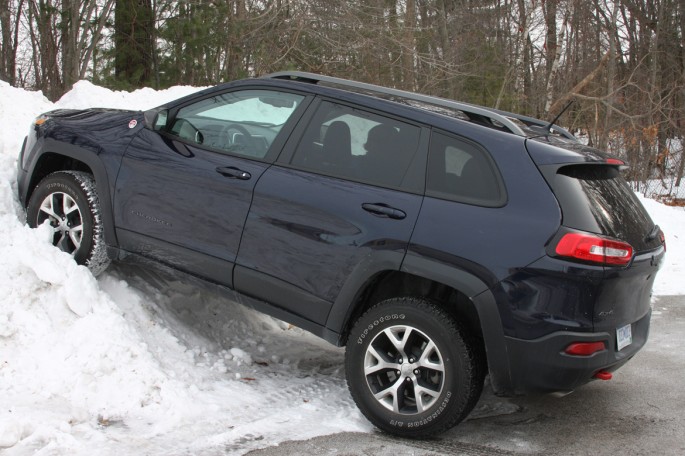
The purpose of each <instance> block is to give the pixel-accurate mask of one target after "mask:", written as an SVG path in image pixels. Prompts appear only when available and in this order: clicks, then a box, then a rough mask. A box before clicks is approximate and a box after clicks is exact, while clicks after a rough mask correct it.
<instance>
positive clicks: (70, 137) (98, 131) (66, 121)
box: [39, 108, 144, 153]
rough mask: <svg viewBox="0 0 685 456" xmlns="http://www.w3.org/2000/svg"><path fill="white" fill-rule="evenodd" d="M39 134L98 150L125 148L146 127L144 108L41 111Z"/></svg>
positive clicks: (94, 150)
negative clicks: (141, 109)
mask: <svg viewBox="0 0 685 456" xmlns="http://www.w3.org/2000/svg"><path fill="white" fill-rule="evenodd" d="M39 119H43V120H44V122H43V123H42V125H40V127H39V136H43V137H44V138H46V139H53V140H56V141H59V142H62V143H69V144H73V145H75V146H79V147H83V148H85V149H88V150H91V151H93V152H95V153H100V152H101V151H102V150H103V149H111V148H114V149H120V148H121V147H125V145H127V144H128V143H129V142H130V141H131V139H132V138H133V136H135V135H136V134H137V133H138V132H139V131H140V129H141V128H143V124H144V120H143V112H142V111H125V110H118V109H102V108H94V109H58V110H55V111H50V112H46V113H45V114H42V115H41V116H40V117H39Z"/></svg>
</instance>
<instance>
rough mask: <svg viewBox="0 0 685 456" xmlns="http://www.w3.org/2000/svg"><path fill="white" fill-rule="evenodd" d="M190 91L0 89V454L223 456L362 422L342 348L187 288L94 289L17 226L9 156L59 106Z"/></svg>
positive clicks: (41, 236) (134, 102)
mask: <svg viewBox="0 0 685 456" xmlns="http://www.w3.org/2000/svg"><path fill="white" fill-rule="evenodd" d="M195 90H197V89H193V88H187V87H186V88H183V87H179V88H174V89H170V90H167V91H162V92H155V91H153V90H150V89H145V90H140V91H136V92H134V93H123V92H112V91H109V90H106V89H102V88H99V87H95V86H93V85H91V84H89V83H87V82H80V83H78V84H77V85H76V87H75V88H74V90H73V91H71V92H70V93H68V94H67V95H65V96H64V98H62V100H60V101H59V102H57V103H56V104H54V105H53V104H52V103H49V102H48V101H47V100H46V99H45V98H44V97H43V96H42V95H40V94H38V93H31V92H26V91H23V90H18V89H14V88H12V87H9V86H8V85H6V84H5V83H4V82H0V125H1V126H2V130H1V131H0V237H1V238H2V242H1V243H0V271H2V274H1V275H0V290H1V291H2V293H0V453H2V454H3V455H5V454H6V455H25V454H69V455H75V454H83V455H92V454H111V455H115V454H164V455H169V454H187V453H190V454H214V453H216V454H226V453H240V452H244V451H246V450H248V449H250V448H255V447H260V446H265V445H269V444H275V443H278V442H280V441H283V440H287V439H291V438H299V439H303V438H309V437H313V436H316V435H322V434H330V433H335V432H340V431H343V430H349V431H359V430H369V429H371V427H370V425H369V424H368V423H367V422H366V421H365V420H363V419H362V418H361V415H360V414H359V412H358V411H357V409H356V407H355V406H354V404H353V402H352V400H351V399H350V397H349V394H348V392H347V388H346V385H345V381H344V374H343V372H342V367H341V366H342V351H341V350H339V349H336V348H334V347H332V346H329V345H327V344H326V343H325V342H323V341H320V340H318V339H317V338H315V337H313V336H311V335H309V334H306V333H304V332H303V331H301V330H299V329H297V328H292V327H289V326H288V325H285V324H283V323H281V322H277V321H276V320H273V319H271V318H269V317H266V316H263V315H261V314H258V313H256V312H253V311H250V310H248V309H245V308H243V307H241V306H239V305H237V304H234V303H230V302H226V301H224V300H220V299H218V298H217V297H216V296H213V295H203V294H200V293H198V292H197V291H195V290H194V289H192V287H189V286H183V285H182V284H176V285H175V286H172V287H171V289H166V288H160V286H159V285H157V284H156V283H155V282H154V281H149V280H148V281H146V280H143V279H140V278H138V277H137V276H134V275H130V276H127V275H126V274H127V272H123V271H120V270H117V268H116V267H114V268H112V269H110V270H109V271H108V272H106V273H105V274H103V275H102V276H101V277H99V278H98V279H97V280H96V279H94V278H93V277H92V275H91V274H90V273H89V271H88V270H87V269H85V268H83V267H80V266H77V265H76V264H75V263H74V262H73V261H72V260H71V257H69V256H68V255H66V254H63V253H61V252H59V251H58V250H57V249H55V248H53V247H52V246H50V245H49V244H48V242H47V237H48V235H47V232H46V231H45V230H41V229H38V230H30V229H28V228H27V227H25V226H24V224H23V223H22V222H21V221H20V220H22V217H23V215H22V212H21V210H20V208H19V204H18V202H17V199H16V196H15V192H16V182H15V174H16V157H17V151H18V150H19V148H20V147H21V143H22V141H23V138H24V135H25V133H26V131H28V128H29V125H30V123H31V121H32V120H33V119H34V118H35V117H36V116H37V115H38V114H40V113H41V112H44V111H48V110H50V109H55V108H82V107H88V106H91V105H97V106H104V107H112V108H127V109H146V108H150V107H154V106H157V105H160V104H163V103H164V102H166V101H169V100H173V99H175V98H178V97H180V96H183V95H185V94H187V93H190V92H192V91H195Z"/></svg>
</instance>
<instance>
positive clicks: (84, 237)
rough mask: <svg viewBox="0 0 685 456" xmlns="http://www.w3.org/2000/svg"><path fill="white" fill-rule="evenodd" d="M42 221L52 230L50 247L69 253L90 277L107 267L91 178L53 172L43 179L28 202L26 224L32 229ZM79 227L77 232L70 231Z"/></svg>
mask: <svg viewBox="0 0 685 456" xmlns="http://www.w3.org/2000/svg"><path fill="white" fill-rule="evenodd" d="M46 220H47V221H48V222H49V223H50V225H51V226H52V227H53V229H54V230H55V234H54V236H53V245H56V246H57V247H59V248H60V249H61V250H63V251H65V252H67V253H69V254H71V255H72V256H73V257H74V260H75V261H76V262H77V263H78V264H81V265H84V266H86V267H88V269H90V270H91V272H92V273H93V275H98V274H100V273H101V272H102V271H104V270H105V269H106V268H107V266H108V265H109V263H110V259H109V257H108V256H107V247H106V244H105V239H104V229H103V226H102V217H101V212H100V200H99V198H98V194H97V189H96V186H95V180H94V179H93V176H92V175H90V174H88V173H85V172H82V171H57V172H54V173H52V174H49V175H48V176H46V177H45V178H43V180H41V181H40V183H38V185H37V186H36V188H35V189H34V191H33V193H32V195H31V198H30V199H29V203H28V205H27V208H26V221H27V223H28V225H29V226H30V227H32V228H35V227H37V226H38V225H41V224H42V223H44V222H45V221H46ZM79 225H80V227H81V228H80V231H72V230H74V229H75V228H76V227H78V226H79ZM75 241H78V242H75Z"/></svg>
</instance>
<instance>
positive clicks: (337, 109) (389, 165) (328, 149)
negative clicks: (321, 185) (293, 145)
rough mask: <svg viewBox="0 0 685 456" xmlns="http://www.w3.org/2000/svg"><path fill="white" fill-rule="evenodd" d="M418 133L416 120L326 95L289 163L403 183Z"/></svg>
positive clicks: (393, 184)
mask: <svg viewBox="0 0 685 456" xmlns="http://www.w3.org/2000/svg"><path fill="white" fill-rule="evenodd" d="M420 133H421V129H420V128H419V127H417V126H415V125H410V124H407V123H405V122H400V121H398V120H396V119H391V118H388V117H383V116H380V115H377V114H373V113H369V112H366V111H362V110H359V109H355V108H351V107H349V106H343V105H338V104H335V103H330V102H327V101H324V102H322V103H321V105H320V106H319V108H318V109H317V111H316V114H315V115H314V117H313V119H312V121H311V122H310V124H309V126H308V127H307V129H306V131H305V133H304V134H303V136H302V140H301V141H300V143H299V145H298V148H297V151H296V152H295V154H294V155H293V157H292V160H291V164H292V165H294V166H297V167H300V168H304V169H307V170H312V171H315V172H319V173H321V174H326V175H331V176H336V177H342V178H346V179H353V180H358V181H361V182H368V183H370V184H373V185H379V186H384V187H403V186H405V185H406V183H407V182H408V180H409V179H410V173H409V169H410V166H411V164H412V163H413V161H414V159H415V156H416V152H417V149H418V145H419V137H420Z"/></svg>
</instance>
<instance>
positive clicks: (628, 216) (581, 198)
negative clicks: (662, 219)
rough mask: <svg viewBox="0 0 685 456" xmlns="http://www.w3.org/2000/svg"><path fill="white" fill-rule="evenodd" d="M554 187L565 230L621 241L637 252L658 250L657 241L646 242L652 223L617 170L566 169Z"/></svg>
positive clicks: (603, 167) (598, 167)
mask: <svg viewBox="0 0 685 456" xmlns="http://www.w3.org/2000/svg"><path fill="white" fill-rule="evenodd" d="M553 187H554V192H555V194H556V196H557V199H558V200H559V204H560V205H561V209H562V212H563V217H564V222H563V223H564V225H565V226H567V227H569V228H575V229H579V230H583V231H589V232H592V233H598V234H603V235H606V236H610V237H613V238H616V239H620V240H623V241H625V242H628V243H630V244H631V245H632V246H633V247H634V248H635V249H636V250H637V251H640V250H645V249H650V248H656V247H658V245H659V241H658V240H656V239H655V240H653V241H647V240H646V237H647V235H648V234H649V232H650V231H651V230H652V228H653V227H654V223H653V222H652V220H651V218H650V217H649V214H647V211H646V210H645V209H644V207H643V206H642V204H641V203H640V201H639V200H638V199H637V197H636V196H635V193H633V191H632V190H631V189H630V187H629V186H628V184H627V183H626V181H625V180H624V179H623V177H622V176H621V175H620V171H619V170H618V169H617V168H616V167H614V166H607V165H591V164H582V165H570V166H565V167H562V168H560V169H559V170H558V171H557V175H556V176H555V180H554V185H553ZM652 244H654V245H652Z"/></svg>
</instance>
